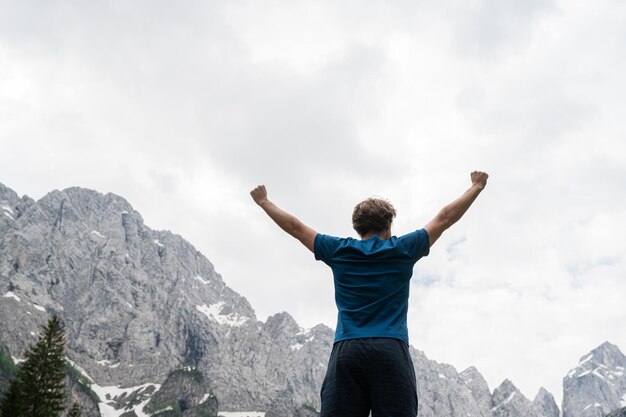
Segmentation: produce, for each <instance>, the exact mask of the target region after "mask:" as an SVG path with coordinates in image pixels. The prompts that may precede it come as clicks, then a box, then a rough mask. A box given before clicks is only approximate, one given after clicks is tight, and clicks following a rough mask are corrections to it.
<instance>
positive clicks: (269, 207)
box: [250, 185, 317, 252]
mask: <svg viewBox="0 0 626 417" xmlns="http://www.w3.org/2000/svg"><path fill="white" fill-rule="evenodd" d="M250 195H251V196H252V199H253V200H254V202H255V203H257V204H258V205H259V206H260V207H261V208H262V209H263V210H264V211H265V212H266V213H267V215H268V216H270V218H271V219H272V220H274V222H275V223H276V224H277V225H278V226H280V228H281V229H283V230H284V231H285V232H287V233H289V234H290V235H291V236H293V237H295V238H296V239H298V240H299V241H300V242H301V243H302V244H303V245H304V246H306V247H307V249H309V250H310V251H311V252H313V245H314V243H315V236H317V232H316V231H315V230H313V229H311V228H310V227H309V226H307V225H306V224H304V223H302V222H301V221H300V220H299V219H298V218H297V217H295V216H293V215H291V214H289V213H287V212H286V211H284V210H283V209H281V208H280V207H278V206H277V205H276V204H274V203H273V202H271V201H270V200H269V199H268V198H267V190H266V189H265V186H264V185H259V186H257V187H256V188H255V189H254V190H252V191H250Z"/></svg>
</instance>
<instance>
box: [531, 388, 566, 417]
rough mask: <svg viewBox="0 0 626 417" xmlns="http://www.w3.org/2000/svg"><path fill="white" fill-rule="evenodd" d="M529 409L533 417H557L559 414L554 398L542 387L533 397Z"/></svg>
mask: <svg viewBox="0 0 626 417" xmlns="http://www.w3.org/2000/svg"><path fill="white" fill-rule="evenodd" d="M531 409H532V415H533V416H535V417H559V415H560V414H561V413H560V411H559V407H558V406H557V405H556V401H554V397H553V396H552V394H550V393H549V392H548V391H547V390H546V389H545V388H543V387H542V388H541V389H539V392H538V393H537V395H536V396H535V399H534V400H533V403H532V407H531Z"/></svg>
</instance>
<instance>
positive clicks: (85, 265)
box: [0, 184, 624, 417]
mask: <svg viewBox="0 0 626 417" xmlns="http://www.w3.org/2000/svg"><path fill="white" fill-rule="evenodd" d="M50 314H57V315H59V316H60V317H62V319H63V321H64V322H65V324H66V330H67V336H68V343H67V345H66V352H67V356H68V360H69V361H70V362H71V363H72V365H73V369H75V370H76V371H75V373H76V375H74V377H73V380H72V381H73V382H71V383H70V384H69V385H68V390H70V393H71V396H72V398H73V399H76V400H78V401H80V402H81V404H83V405H84V410H85V412H84V414H83V415H88V416H98V415H102V416H104V417H120V416H124V417H133V416H134V417H143V416H147V415H159V416H161V417H167V416H170V415H171V416H187V417H189V416H200V415H206V416H208V415H211V416H212V415H215V413H216V412H218V410H219V413H220V414H222V415H227V416H228V413H226V414H224V413H225V411H224V410H228V411H230V412H234V411H248V412H249V413H248V414H249V415H251V416H259V417H260V416H265V417H288V416H294V417H296V416H297V417H314V416H316V415H318V412H317V410H318V409H319V390H320V387H321V383H322V379H323V376H324V373H325V368H326V363H327V360H328V355H329V353H330V349H331V347H332V341H333V336H334V334H333V331H332V330H331V329H330V328H328V327H326V326H324V325H318V326H315V327H313V328H312V329H303V328H301V327H300V326H299V325H298V324H297V323H296V321H295V320H294V319H293V318H292V317H291V316H290V315H289V314H288V313H278V314H276V315H274V316H272V317H269V318H268V319H267V321H265V322H262V321H259V320H257V318H256V316H255V313H254V310H253V308H252V306H250V304H249V303H248V301H247V300H246V299H245V298H244V297H242V296H240V295H239V294H237V293H236V292H234V291H233V290H232V289H230V288H229V287H228V286H227V285H226V284H225V283H224V281H223V280H222V277H221V276H220V275H219V274H218V273H217V272H216V271H215V268H214V266H213V265H212V264H211V262H210V261H209V260H208V259H207V258H206V257H205V256H204V255H202V254H201V253H200V252H199V251H197V250H196V249H195V248H194V247H193V245H191V244H190V243H189V242H187V241H185V240H184V239H183V238H182V237H180V236H178V235H175V234H173V233H171V232H169V231H157V230H152V229H150V228H149V227H147V226H146V225H145V224H144V223H143V219H142V218H141V215H140V214H139V213H138V212H136V211H135V210H134V209H133V208H132V207H131V205H130V204H129V203H128V202H127V201H126V200H124V199H123V198H121V197H119V196H116V195H114V194H106V195H103V194H101V193H98V192H96V191H92V190H86V189H82V188H69V189H66V190H63V191H53V192H51V193H49V194H47V195H46V196H44V197H43V198H41V199H40V200H39V201H34V200H33V199H31V198H29V197H19V196H18V195H17V193H15V192H14V191H12V190H10V189H9V188H7V187H5V186H3V185H1V184H0V330H1V331H0V350H3V351H6V352H8V354H9V355H10V356H11V357H12V358H13V360H14V361H17V360H19V358H21V357H22V355H23V352H24V351H25V349H26V348H27V347H28V345H29V344H31V343H34V342H35V341H36V337H37V332H38V331H39V329H40V327H41V325H42V324H44V323H45V321H46V320H47V317H48V316H49V315H50ZM603 346H604V345H603ZM611 346H612V345H611ZM598 349H600V348H598ZM617 351H618V352H619V350H617ZM410 352H411V356H412V358H413V361H414V365H415V370H416V375H417V379H418V381H417V382H418V395H419V400H420V401H419V415H420V416H424V417H472V416H473V417H499V416H510V417H558V416H559V410H558V407H557V406H556V404H555V403H554V399H553V397H552V395H551V394H549V393H548V392H547V391H545V390H543V389H542V390H540V391H539V393H538V394H537V396H536V397H535V399H534V400H532V401H530V400H529V399H527V398H526V397H524V396H523V395H522V393H521V392H520V391H519V390H518V389H517V388H516V387H515V386H514V385H513V384H512V383H511V382H510V381H504V382H503V383H502V384H501V385H500V386H499V387H498V388H496V390H495V391H494V392H493V393H491V392H490V390H489V387H488V385H487V382H486V381H485V379H484V378H483V377H482V375H481V374H480V373H479V372H478V370H476V368H468V369H466V370H465V371H463V372H461V373H458V372H457V371H456V370H455V369H454V368H453V367H452V366H450V365H446V364H440V363H437V362H435V361H432V360H429V359H428V358H427V357H426V356H425V355H424V354H423V353H422V352H420V351H418V350H416V349H414V348H413V347H411V349H410ZM594 352H595V351H594ZM620 354H621V353H620ZM5 356H7V355H5ZM596 356H597V361H598V362H597V364H596V365H597V366H596V365H594V366H595V367H594V371H592V372H591V373H593V374H594V375H595V374H601V375H603V376H604V378H608V379H611V378H613V379H615V381H617V379H616V378H617V377H618V375H617V373H618V372H619V366H623V364H622V362H620V360H621V359H620V358H619V357H618V355H617V353H616V352H613V353H611V354H610V355H609V354H606V355H604V356H603V354H600V352H598V353H597V354H594V356H593V357H594V358H596ZM609 356H610V359H609ZM621 358H623V355H622V356H621ZM594 360H595V359H594ZM594 363H595V362H594ZM600 363H602V364H603V365H604V366H605V367H606V369H611V370H612V371H611V372H613V373H612V374H610V375H612V377H611V376H609V373H607V372H608V371H607V372H605V371H604V368H602V367H601V368H602V369H596V367H600ZM585 364H587V365H585ZM591 364H592V361H591V360H589V361H586V362H581V364H580V365H579V367H581V366H583V367H584V369H585V370H587V368H586V366H591ZM577 369H578V368H577ZM581 369H582V368H581ZM589 369H591V368H589ZM596 371H597V372H596ZM622 371H623V368H622ZM583 372H584V371H582V370H581V371H580V373H579V374H580V375H579V374H576V375H577V376H576V375H575V376H576V380H578V379H580V378H579V377H584V375H582V373H583ZM594 372H595V373H594ZM572 375H573V374H572ZM586 375H588V374H586ZM0 377H1V375H0ZM568 378H570V377H569V376H568ZM572 378H573V377H571V378H570V379H572ZM5 379H6V378H5ZM613 379H611V382H612V381H613ZM0 381H2V380H1V379H0ZM81 381H82V382H81ZM580 381H586V379H580ZM590 384H591V383H590ZM594 384H595V385H593V384H591V385H588V386H587V385H586V386H585V387H582V388H581V389H582V391H585V393H583V392H582V391H581V392H580V393H578V392H576V391H575V390H576V388H575V386H570V385H567V387H566V384H565V383H564V387H565V388H566V391H567V392H566V396H565V397H564V407H568V410H572V409H574V408H576V407H578V404H583V403H584V405H585V406H586V405H587V404H595V401H598V403H599V404H600V403H601V404H605V403H606V408H607V409H608V408H610V407H612V406H613V405H615V404H616V403H615V401H616V398H617V396H619V395H623V392H624V391H623V390H621V388H620V389H617V388H615V389H613V388H611V389H613V391H610V390H609V388H606V387H604V385H599V384H600V382H599V381H596V382H594ZM87 386H90V388H88V387H87ZM0 388H1V387H0ZM595 389H601V390H605V391H606V393H609V392H610V393H611V395H608V394H607V395H605V396H604V397H602V399H601V398H599V397H598V395H600V394H597V393H595V392H591V391H593V390H595ZM587 390H588V391H589V392H587ZM607 390H608V391H607ZM605 391H602V392H605ZM568 393H571V396H570V395H568ZM600 396H601V395H600ZM570 397H571V398H570ZM592 397H593V398H592ZM596 397H598V398H596ZM580 398H583V400H581V401H578V399H580ZM98 400H99V403H98V404H96V403H97V401H98ZM576 401H578V402H576ZM588 401H594V402H588ZM617 401H618V400H617ZM618 402H619V401H618ZM618 405H619V404H618ZM592 408H598V409H599V408H601V407H595V406H593V407H592ZM614 408H615V407H614ZM612 409H613V408H611V410H612ZM602 410H603V411H604V409H602ZM611 410H608V411H611ZM608 411H607V412H608ZM569 412H570V414H568V415H566V416H564V417H570V415H571V416H572V417H578V414H575V413H572V412H571V411H569ZM586 415H587V414H585V416H586ZM593 415H594V416H595V415H596V414H593Z"/></svg>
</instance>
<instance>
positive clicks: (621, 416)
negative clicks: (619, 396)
mask: <svg viewBox="0 0 626 417" xmlns="http://www.w3.org/2000/svg"><path fill="white" fill-rule="evenodd" d="M606 417H626V407H624V408H620V409H618V410H615V411H612V412H610V413H609V414H607V416H606Z"/></svg>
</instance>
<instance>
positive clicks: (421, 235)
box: [399, 229, 430, 262]
mask: <svg viewBox="0 0 626 417" xmlns="http://www.w3.org/2000/svg"><path fill="white" fill-rule="evenodd" d="M399 239H400V241H401V242H402V244H403V245H404V247H405V248H406V249H407V250H408V252H409V254H410V255H411V256H412V257H413V259H414V260H415V262H417V261H418V260H419V259H420V258H421V257H422V256H428V253H429V252H430V238H429V237H428V232H427V231H426V230H425V229H419V230H416V231H414V232H411V233H407V234H406V235H404V236H400V238H399Z"/></svg>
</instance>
